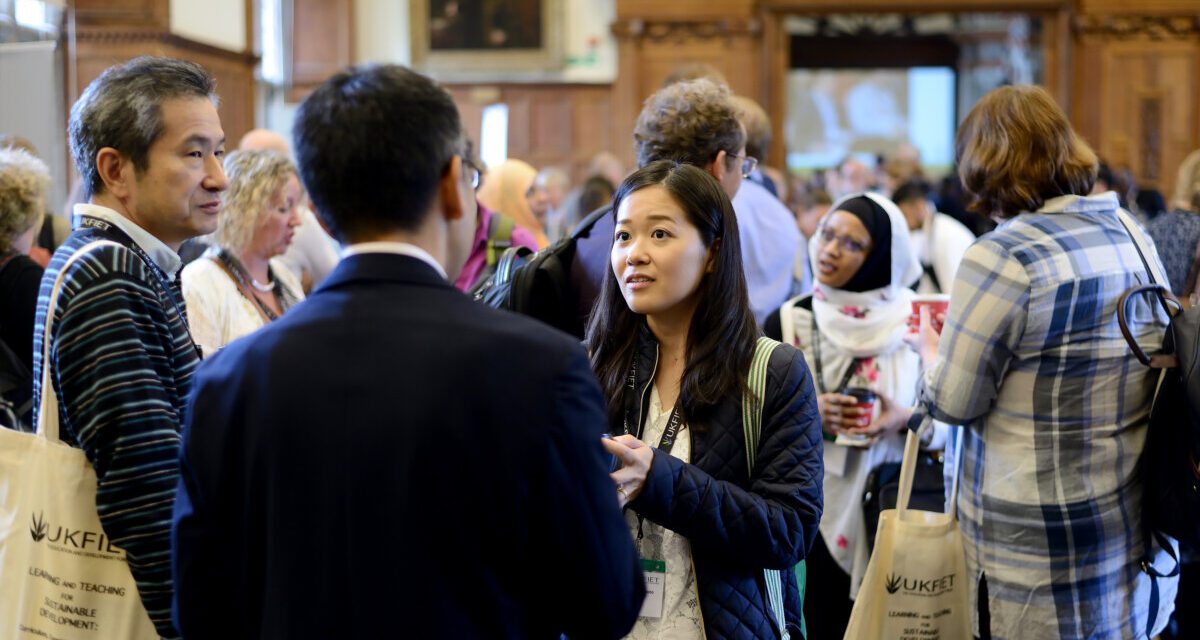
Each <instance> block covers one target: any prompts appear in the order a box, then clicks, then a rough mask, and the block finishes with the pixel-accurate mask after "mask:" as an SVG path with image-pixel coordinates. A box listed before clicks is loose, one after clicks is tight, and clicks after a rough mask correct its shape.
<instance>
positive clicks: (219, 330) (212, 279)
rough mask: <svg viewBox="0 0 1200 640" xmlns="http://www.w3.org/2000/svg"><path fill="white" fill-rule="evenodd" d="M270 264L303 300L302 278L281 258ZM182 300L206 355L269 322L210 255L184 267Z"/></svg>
mask: <svg viewBox="0 0 1200 640" xmlns="http://www.w3.org/2000/svg"><path fill="white" fill-rule="evenodd" d="M270 264H271V275H273V276H274V277H275V278H277V279H278V280H279V283H280V284H281V285H283V287H284V288H286V289H288V290H289V291H290V292H291V294H292V295H293V296H295V298H296V300H297V301H299V300H303V299H304V291H303V290H302V289H301V287H300V279H299V278H297V277H296V275H295V274H294V273H292V271H291V270H290V269H288V267H287V265H285V264H284V263H283V261H281V260H280V259H279V258H272V259H271V262H270ZM183 300H184V302H185V303H186V304H187V315H188V328H189V329H190V330H191V333H192V341H193V342H195V343H196V345H197V346H199V347H200V349H201V351H202V352H203V353H204V354H205V355H211V354H213V353H216V352H217V350H218V349H221V348H223V347H224V346H225V345H227V344H229V343H230V342H233V341H234V340H236V339H238V338H240V337H242V336H244V335H248V334H250V333H253V332H255V331H257V330H258V329H260V328H261V327H262V326H263V325H265V324H266V323H267V321H266V320H265V319H264V318H263V317H262V314H261V313H259V311H258V307H257V306H255V304H254V302H253V301H251V300H250V299H249V298H247V297H246V296H245V294H243V293H242V292H241V290H240V289H238V286H237V283H235V282H234V281H233V278H230V277H229V274H228V273H226V272H225V270H224V269H222V268H221V266H220V265H218V264H217V263H216V262H213V261H212V260H211V259H209V258H199V259H197V260H194V261H192V262H191V263H190V264H188V266H186V267H184V268H183Z"/></svg>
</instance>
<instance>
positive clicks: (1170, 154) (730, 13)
mask: <svg viewBox="0 0 1200 640" xmlns="http://www.w3.org/2000/svg"><path fill="white" fill-rule="evenodd" d="M992 11H1009V12H1026V13H1030V14H1033V15H1036V16H1037V17H1038V18H1039V19H1041V20H1042V23H1043V26H1044V30H1043V36H1042V37H1043V56H1044V60H1045V83H1046V85H1047V88H1048V89H1049V90H1050V91H1051V93H1052V94H1054V95H1055V97H1056V98H1057V99H1058V100H1059V101H1060V103H1062V104H1063V105H1064V107H1065V108H1066V109H1067V111H1068V113H1069V114H1070V116H1071V118H1072V120H1073V121H1074V122H1075V124H1076V126H1077V128H1078V129H1079V131H1080V132H1081V133H1082V134H1083V135H1084V136H1085V137H1086V138H1087V140H1088V141H1089V142H1090V143H1091V144H1092V145H1093V146H1094V147H1096V149H1097V150H1098V151H1099V152H1100V153H1101V154H1102V155H1103V156H1104V157H1105V158H1106V159H1108V160H1109V161H1110V162H1111V163H1112V164H1113V165H1117V166H1119V165H1127V166H1129V167H1131V168H1132V169H1133V171H1134V174H1135V176H1136V177H1137V179H1138V182H1139V183H1140V184H1142V185H1145V186H1151V187H1157V188H1159V189H1160V190H1162V191H1163V193H1164V194H1165V195H1167V196H1168V197H1169V195H1170V189H1171V188H1173V186H1174V174H1175V170H1176V168H1177V167H1178V165H1179V162H1180V160H1182V158H1183V156H1184V155H1186V154H1187V153H1188V152H1189V151H1190V150H1192V149H1196V148H1200V0H1139V1H1138V2H1129V1H1128V0H727V1H725V2H713V1H711V0H617V21H616V23H615V24H614V25H613V27H612V29H613V33H614V34H615V35H616V37H617V40H618V51H619V63H618V64H619V73H618V78H617V81H616V82H615V83H614V84H613V85H611V86H586V85H544V86H540V87H534V86H529V85H503V84H501V85H488V86H485V87H483V89H484V91H483V92H482V93H477V94H475V99H471V98H470V96H471V95H472V91H473V90H475V89H476V88H479V87H476V86H464V85H457V86H455V87H454V88H453V89H454V94H455V96H456V99H457V100H458V101H459V104H460V106H462V107H463V109H464V115H465V117H466V118H467V120H468V121H471V120H472V117H474V118H475V120H476V121H477V117H478V110H479V109H480V108H481V106H482V104H485V103H487V102H488V101H490V100H491V98H495V97H496V96H502V97H503V98H504V99H505V100H504V101H507V98H508V97H509V96H511V97H512V98H513V100H515V102H512V103H510V104H514V105H518V106H514V109H513V112H512V115H511V116H510V117H511V119H512V120H511V125H510V132H509V137H510V145H511V155H513V156H514V157H520V158H522V159H525V160H529V161H530V162H532V163H534V164H558V163H564V162H565V163H568V164H573V165H576V166H578V164H579V162H580V159H581V158H587V157H590V156H591V155H592V154H593V153H595V152H597V151H601V150H607V151H612V152H614V153H617V154H618V156H620V157H622V158H624V159H625V160H626V161H627V162H629V163H630V164H632V160H633V154H632V148H631V146H632V145H631V139H632V137H631V134H632V130H633V124H634V121H635V120H636V118H637V114H638V113H639V111H640V110H641V106H642V102H643V101H644V100H645V98H646V97H647V96H648V95H650V94H651V93H653V92H654V91H655V90H656V89H657V88H658V86H659V84H660V83H661V81H662V79H663V78H664V77H665V76H666V75H667V74H668V73H670V71H671V70H672V69H674V68H675V67H676V66H677V65H679V64H681V63H684V62H706V63H709V64H712V65H714V66H715V67H716V68H718V69H719V70H721V71H722V72H723V73H724V74H725V76H726V77H727V78H728V79H729V82H730V84H731V86H732V89H733V90H734V91H735V92H737V93H741V94H744V95H748V96H750V97H752V98H755V99H756V100H758V101H759V102H760V103H762V104H763V106H764V107H766V108H767V110H768V112H769V113H770V114H771V116H772V119H773V121H774V124H775V127H776V135H775V140H776V141H780V140H782V139H783V136H782V135H781V133H782V131H781V129H782V122H781V121H782V115H783V110H784V104H783V91H782V86H783V78H784V75H785V74H786V71H787V34H786V33H785V31H784V29H783V20H784V19H785V18H786V17H787V16H789V15H820V14H823V13H847V12H873V13H880V12H904V13H922V12H992ZM519 105H527V106H519ZM586 105H593V106H595V105H606V108H608V109H609V111H608V117H607V118H604V117H603V116H602V114H600V115H598V116H593V115H590V114H591V113H594V111H593V112H589V115H588V116H587V117H588V120H587V121H585V122H579V121H578V120H562V119H561V118H563V117H564V116H565V114H567V113H574V112H575V110H577V109H585V108H588V107H586ZM551 113H552V114H554V115H548V116H547V119H546V120H545V121H542V120H541V118H542V117H543V114H551ZM555 118H560V119H558V120H556V119H555ZM551 123H554V124H551ZM475 126H476V127H477V126H478V124H476V125H475ZM597 128H598V129H599V131H597ZM770 160H771V161H772V162H773V163H774V164H776V165H777V166H778V165H780V164H782V160H783V149H782V148H781V147H780V145H779V144H776V148H775V149H773V150H772V153H771V157H770Z"/></svg>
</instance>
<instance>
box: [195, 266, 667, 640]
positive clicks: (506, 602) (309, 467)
mask: <svg viewBox="0 0 1200 640" xmlns="http://www.w3.org/2000/svg"><path fill="white" fill-rule="evenodd" d="M188 416H189V420H188V422H187V426H186V428H185V433H184V445H183V451H182V454H181V464H182V477H181V481H180V486H179V494H178V498H177V504H176V510H175V520H174V528H173V543H174V548H173V556H174V557H173V568H174V577H175V589H176V590H175V598H176V600H175V615H176V621H177V625H178V628H179V630H180V632H181V633H182V634H183V635H184V637H185V638H243V637H264V638H399V637H412V638H434V637H438V638H521V637H532V638H557V637H558V634H559V633H560V632H565V633H567V634H568V635H569V636H570V637H571V638H573V639H574V638H576V637H617V636H621V635H623V634H624V633H625V632H626V631H627V630H628V629H629V628H630V627H631V626H632V624H633V621H634V620H635V618H636V616H637V613H638V610H639V608H640V605H641V600H642V595H643V591H642V576H641V571H640V568H639V565H638V561H637V554H636V551H635V549H634V546H633V543H632V540H631V538H630V534H629V530H628V529H627V528H626V525H625V523H624V521H623V520H622V517H621V514H620V513H619V511H618V508H617V498H616V491H615V488H614V486H613V483H612V481H611V480H609V478H608V477H607V464H608V463H607V460H606V458H605V455H604V453H603V450H602V448H601V446H600V440H599V438H600V433H601V432H603V431H605V430H606V422H607V419H606V417H605V411H604V407H603V401H602V398H601V393H600V389H599V387H598V385H597V384H596V382H595V380H594V378H593V376H592V373H591V370H590V368H589V367H588V363H587V360H586V358H585V354H584V352H583V350H582V348H581V347H580V346H579V345H578V344H577V343H575V342H574V341H573V340H571V339H570V338H568V337H567V336H566V335H565V334H561V333H558V332H556V331H553V330H550V329H548V328H546V327H544V326H542V325H540V324H538V323H536V322H534V321H532V320H529V319H526V318H522V317H519V316H516V315H512V314H508V313H504V312H499V311H495V310H492V309H490V308H487V307H485V306H483V305H479V304H476V303H473V302H472V301H471V300H470V299H468V298H467V297H466V296H465V295H463V294H462V293H460V292H458V291H457V290H455V289H454V288H453V287H452V286H451V285H450V284H449V283H447V282H446V281H444V280H442V279H441V278H440V277H439V276H438V275H437V273H436V272H435V271H434V270H433V269H432V268H430V267H429V266H428V265H426V264H424V263H422V262H421V261H419V260H416V259H414V258H409V257H404V256H399V255H389V254H366V255H357V256H352V257H348V258H346V259H345V260H343V261H342V262H341V264H339V265H338V267H337V269H336V270H335V271H334V272H333V273H332V274H331V275H330V277H329V278H328V279H327V280H326V281H325V283H324V284H322V286H321V287H320V288H319V289H318V290H317V291H316V292H314V293H313V295H312V296H311V297H310V298H309V299H308V300H307V301H306V302H304V303H302V304H300V305H298V306H297V307H296V308H294V309H293V310H291V311H289V312H288V314H287V315H285V316H284V317H283V318H281V319H280V320H278V321H276V322H274V323H272V324H271V325H268V326H267V327H265V328H264V329H263V330H261V331H259V332H258V333H256V334H254V335H252V336H248V337H247V338H244V339H242V340H239V341H236V342H234V343H233V344H231V345H230V346H229V347H227V348H226V349H224V350H223V351H221V352H220V353H218V354H217V355H216V356H215V357H213V358H211V359H209V360H208V361H206V362H205V363H204V364H203V366H202V367H201V368H200V370H199V371H198V373H197V375H196V381H195V383H194V389H193V392H192V396H191V401H190V403H189V410H188Z"/></svg>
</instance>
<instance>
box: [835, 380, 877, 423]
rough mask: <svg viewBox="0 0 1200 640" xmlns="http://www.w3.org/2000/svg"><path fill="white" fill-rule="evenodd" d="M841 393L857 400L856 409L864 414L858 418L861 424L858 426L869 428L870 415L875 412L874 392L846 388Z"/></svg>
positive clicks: (863, 388)
mask: <svg viewBox="0 0 1200 640" xmlns="http://www.w3.org/2000/svg"><path fill="white" fill-rule="evenodd" d="M842 393H844V394H846V395H848V396H851V397H852V398H854V399H855V400H857V401H858V408H859V409H862V410H863V411H864V412H865V413H866V415H865V416H863V417H861V418H859V419H860V420H861V421H862V422H860V423H859V425H858V426H860V427H869V426H871V415H872V414H873V413H874V412H875V392H874V391H871V390H870V389H867V388H866V387H847V388H846V390H845V391H843V392H842Z"/></svg>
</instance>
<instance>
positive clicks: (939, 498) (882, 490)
mask: <svg viewBox="0 0 1200 640" xmlns="http://www.w3.org/2000/svg"><path fill="white" fill-rule="evenodd" d="M944 469H945V463H944V462H943V457H942V452H940V451H922V452H921V453H920V454H919V455H918V456H917V470H916V473H915V474H914V475H913V488H912V498H910V499H909V501H908V507H909V508H910V509H916V510H919V511H945V507H946V483H945V480H944V476H943V470H944ZM899 485H900V463H899V462H884V463H883V464H881V465H879V466H877V467H875V468H874V469H872V470H871V473H870V474H869V475H868V476H867V486H866V488H865V489H863V499H862V500H863V503H862V509H863V519H864V521H865V523H866V525H867V553H868V555H869V554H870V553H871V552H872V551H874V549H875V531H876V529H878V528H879V514H880V513H882V512H883V511H885V510H887V509H895V508H896V494H897V493H898V489H899Z"/></svg>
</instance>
